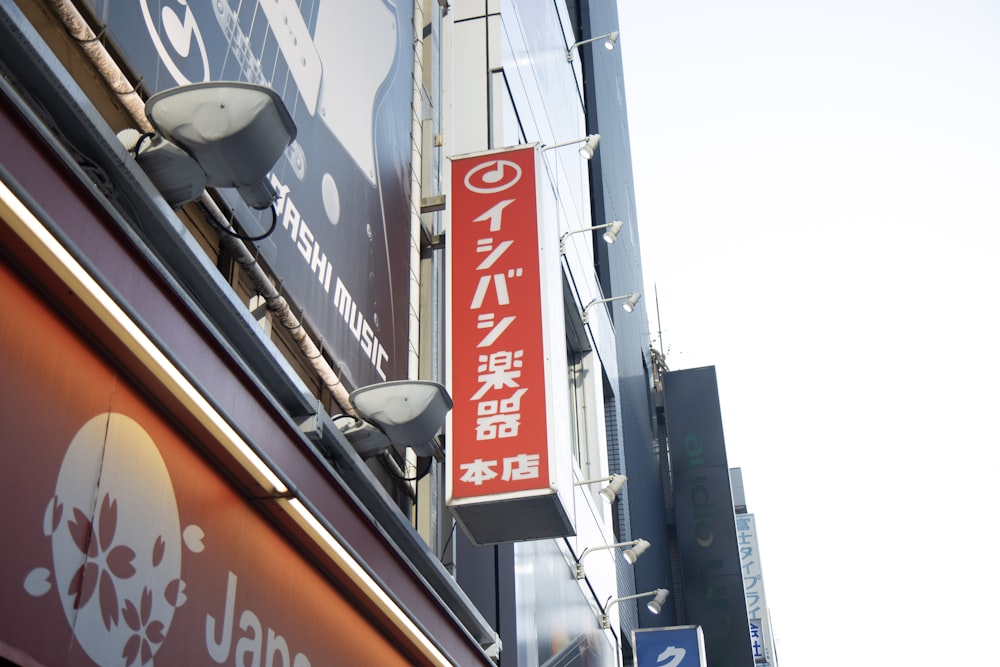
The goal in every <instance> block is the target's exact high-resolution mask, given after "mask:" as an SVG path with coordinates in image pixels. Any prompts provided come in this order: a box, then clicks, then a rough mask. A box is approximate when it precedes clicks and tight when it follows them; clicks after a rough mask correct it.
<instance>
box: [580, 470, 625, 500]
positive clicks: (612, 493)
mask: <svg viewBox="0 0 1000 667" xmlns="http://www.w3.org/2000/svg"><path fill="white" fill-rule="evenodd" d="M627 480H628V477H626V476H625V475H609V476H607V477H598V478H597V479H587V480H584V481H582V482H576V483H575V484H573V486H584V485H586V484H599V483H601V482H610V484H608V485H607V486H605V487H604V488H603V489H601V490H600V491H599V493H600V494H601V497H603V498H604V499H605V500H606V501H608V502H609V503H613V502H615V498H616V497H618V492H619V491H621V490H622V487H623V486H625V482H626V481H627Z"/></svg>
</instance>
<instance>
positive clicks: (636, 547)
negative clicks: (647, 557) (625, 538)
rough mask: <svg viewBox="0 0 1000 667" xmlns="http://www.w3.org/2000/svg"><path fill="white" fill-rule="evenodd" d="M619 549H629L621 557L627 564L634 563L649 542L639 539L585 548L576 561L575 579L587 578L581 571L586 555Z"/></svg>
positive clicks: (647, 546)
mask: <svg viewBox="0 0 1000 667" xmlns="http://www.w3.org/2000/svg"><path fill="white" fill-rule="evenodd" d="M619 547H629V548H628V549H626V550H625V551H624V552H623V553H622V555H623V556H624V557H625V560H627V561H628V562H629V563H635V561H636V559H637V558H638V557H639V556H640V555H642V552H644V551H645V550H646V549H648V548H649V542H647V541H646V540H644V539H641V538H640V539H638V540H632V541H631V542H616V543H615V544H604V545H601V546H599V547H587V548H586V549H584V550H583V551H582V552H580V557H579V558H577V559H576V568H575V569H576V578H577V579H583V578H585V577H586V576H587V573H586V571H585V570H584V569H583V559H584V558H586V557H587V554H589V553H593V552H594V551H603V550H605V549H617V548H619Z"/></svg>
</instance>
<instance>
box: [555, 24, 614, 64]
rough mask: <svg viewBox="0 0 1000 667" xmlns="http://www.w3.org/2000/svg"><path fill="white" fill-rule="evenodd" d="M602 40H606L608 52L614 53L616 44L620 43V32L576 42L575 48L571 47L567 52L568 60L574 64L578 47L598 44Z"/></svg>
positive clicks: (605, 44) (605, 45)
mask: <svg viewBox="0 0 1000 667" xmlns="http://www.w3.org/2000/svg"><path fill="white" fill-rule="evenodd" d="M602 39H603V40H604V48H606V49H607V50H608V51H613V50H614V48H615V44H616V43H617V42H618V31H617V30H612V31H611V32H609V33H607V34H606V35H600V36H598V37H591V38H590V39H585V40H583V41H580V42H576V43H575V44H573V46H571V47H569V50H567V51H566V60H567V61H569V62H573V51H575V50H577V48H578V47H581V46H583V45H584V44H590V43H592V42H598V41H600V40H602Z"/></svg>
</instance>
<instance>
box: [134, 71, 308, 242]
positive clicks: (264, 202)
mask: <svg viewBox="0 0 1000 667" xmlns="http://www.w3.org/2000/svg"><path fill="white" fill-rule="evenodd" d="M146 117H147V118H148V119H149V122H150V124H151V125H152V126H153V128H154V129H155V130H156V131H155V132H152V133H147V134H139V133H138V132H137V131H136V130H124V131H122V132H120V133H119V135H118V136H119V138H120V140H121V141H122V142H123V143H124V144H125V145H126V146H127V147H128V148H129V150H130V151H131V152H132V154H133V155H134V156H135V159H136V162H138V164H139V166H140V167H141V168H142V169H143V171H145V172H146V174H147V175H148V176H149V178H150V180H151V181H152V182H153V184H154V185H155V186H156V188H157V189H158V190H159V191H160V193H161V194H162V195H163V197H164V199H166V200H167V202H168V203H169V204H170V205H171V206H172V207H174V208H178V207H180V206H181V205H182V204H185V203H187V202H189V201H193V200H194V199H197V198H198V197H199V196H200V195H201V193H202V191H203V190H204V189H205V188H206V187H216V188H236V190H237V191H238V192H239V193H240V196H241V197H242V198H243V201H245V202H246V204H247V206H249V207H251V208H253V209H257V210H264V209H267V208H271V211H272V214H273V215H274V217H275V218H276V217H277V215H276V213H275V210H274V206H273V205H274V202H275V201H276V200H277V198H278V193H277V190H275V188H274V186H272V185H271V181H270V179H269V178H268V173H269V172H270V171H271V169H273V168H274V164H275V162H277V160H278V158H279V157H281V155H282V153H283V152H284V151H285V148H287V146H288V144H289V143H291V141H292V139H294V138H295V135H296V132H297V130H296V127H295V121H293V120H292V116H291V114H289V113H288V109H287V108H286V107H285V104H284V102H282V100H281V97H279V96H278V94H277V93H276V92H274V91H273V90H271V89H270V88H268V87H266V86H260V85H256V84H251V83H244V82H239V81H209V82H205V83H194V84H189V85H184V86H178V87H176V88H171V89H169V90H164V91H161V92H159V93H157V94H155V95H153V96H152V97H150V98H149V100H148V101H147V102H146ZM271 231H273V225H272V230H271ZM260 238H263V237H260ZM250 240H256V239H250Z"/></svg>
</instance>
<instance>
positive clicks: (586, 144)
mask: <svg viewBox="0 0 1000 667" xmlns="http://www.w3.org/2000/svg"><path fill="white" fill-rule="evenodd" d="M600 142H601V135H599V134H588V135H587V136H585V137H583V138H581V139H573V140H571V141H562V142H560V143H558V144H549V145H548V146H542V150H543V151H548V150H552V149H553V148H561V147H563V146H572V145H573V144H583V146H581V147H580V157H582V158H583V159H585V160H589V159H590V158H592V157H594V151H595V150H597V144H599V143H600Z"/></svg>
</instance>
